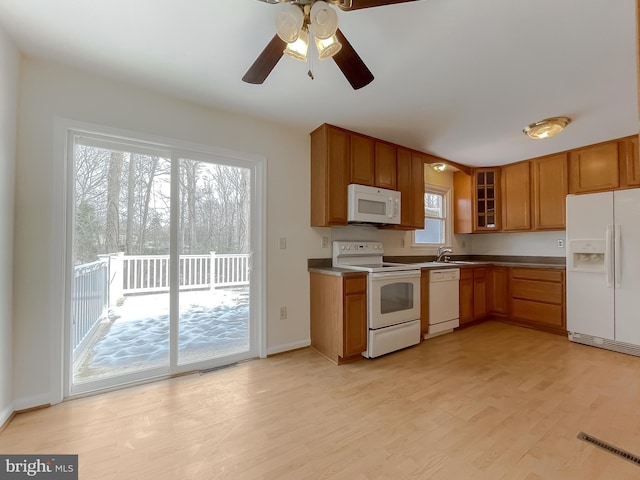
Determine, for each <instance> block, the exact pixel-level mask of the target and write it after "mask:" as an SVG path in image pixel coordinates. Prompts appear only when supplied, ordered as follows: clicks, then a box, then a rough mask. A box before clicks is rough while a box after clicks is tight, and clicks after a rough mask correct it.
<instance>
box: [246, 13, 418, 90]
mask: <svg viewBox="0 0 640 480" xmlns="http://www.w3.org/2000/svg"><path fill="white" fill-rule="evenodd" d="M260 1H262V2H265V3H284V4H286V5H284V6H283V7H282V10H281V11H280V12H279V13H278V16H277V18H276V32H277V33H276V35H274V37H273V38H272V39H271V41H270V42H269V43H268V44H267V46H266V47H265V49H264V50H263V51H262V53H261V54H260V55H258V58H257V59H256V60H255V62H253V65H251V67H249V70H247V73H245V74H244V76H243V77H242V80H243V81H244V82H247V83H254V84H261V83H263V82H264V81H265V80H266V78H267V77H268V76H269V74H270V73H271V71H272V70H273V68H274V67H275V66H276V64H277V63H278V61H279V60H280V58H281V57H282V56H283V55H284V54H287V55H289V56H291V57H293V58H295V59H297V60H302V61H306V59H307V50H308V46H309V36H310V34H311V36H312V37H313V39H314V40H315V44H316V47H317V49H318V55H319V56H320V59H321V60H322V59H325V58H332V59H333V61H334V62H336V65H338V68H339V69H340V70H341V71H342V73H343V74H344V76H345V77H346V79H347V80H348V81H349V83H350V84H351V86H352V87H353V89H354V90H358V89H359V88H362V87H364V86H366V85H369V83H371V82H372V81H373V74H372V73H371V71H370V70H369V69H368V68H367V66H366V65H365V64H364V62H363V61H362V59H361V58H360V56H359V55H358V54H357V53H356V51H355V50H354V48H353V47H352V46H351V44H350V43H349V41H348V40H347V38H346V37H345V36H344V34H343V33H342V32H341V31H340V29H339V28H338V17H337V14H336V12H335V10H333V8H331V5H335V6H337V7H338V8H340V9H341V10H343V11H346V12H348V11H351V10H359V9H361V8H370V7H381V6H383V5H392V4H396V3H406V2H413V1H416V0H377V1H376V0H326V1H323V0H260ZM309 76H310V77H311V78H313V75H312V74H311V72H309Z"/></svg>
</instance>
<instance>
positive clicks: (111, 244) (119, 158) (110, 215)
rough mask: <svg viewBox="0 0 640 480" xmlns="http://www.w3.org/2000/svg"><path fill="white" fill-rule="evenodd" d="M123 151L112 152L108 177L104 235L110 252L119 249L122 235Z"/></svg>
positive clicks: (106, 246)
mask: <svg viewBox="0 0 640 480" xmlns="http://www.w3.org/2000/svg"><path fill="white" fill-rule="evenodd" d="M123 158H124V154H123V153H122V152H115V151H113V152H111V158H110V161H109V175H108V179H107V221H106V229H105V236H104V243H105V249H106V251H107V252H109V253H114V252H117V251H118V250H119V245H118V244H119V242H118V239H119V235H120V212H119V210H120V209H119V205H120V175H121V173H122V162H123Z"/></svg>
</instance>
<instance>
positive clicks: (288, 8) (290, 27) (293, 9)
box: [276, 3, 304, 43]
mask: <svg viewBox="0 0 640 480" xmlns="http://www.w3.org/2000/svg"><path fill="white" fill-rule="evenodd" d="M303 23H304V12H303V11H302V9H301V8H300V7H298V6H296V5H293V4H291V3H287V4H286V5H284V6H283V8H282V10H280V11H279V12H278V15H277V16H276V33H277V34H278V36H279V37H280V38H281V39H282V41H283V42H287V43H292V42H295V41H296V40H297V39H298V36H299V35H300V32H301V31H302V25H303Z"/></svg>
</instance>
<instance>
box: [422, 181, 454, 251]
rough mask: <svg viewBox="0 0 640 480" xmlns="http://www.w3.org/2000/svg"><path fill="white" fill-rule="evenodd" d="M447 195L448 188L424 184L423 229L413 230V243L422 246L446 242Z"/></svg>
mask: <svg viewBox="0 0 640 480" xmlns="http://www.w3.org/2000/svg"><path fill="white" fill-rule="evenodd" d="M447 197H448V190H444V189H441V188H438V187H435V186H432V185H426V186H425V192H424V230H416V231H415V235H414V244H415V245H419V246H423V245H444V244H446V241H447V238H446V236H447V234H446V232H447Z"/></svg>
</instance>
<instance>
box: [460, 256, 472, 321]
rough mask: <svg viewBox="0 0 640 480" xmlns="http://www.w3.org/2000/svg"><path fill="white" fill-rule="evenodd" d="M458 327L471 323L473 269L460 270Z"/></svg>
mask: <svg viewBox="0 0 640 480" xmlns="http://www.w3.org/2000/svg"><path fill="white" fill-rule="evenodd" d="M459 306H460V312H459V313H460V325H464V324H465V323H469V322H472V321H473V269H472V268H461V269H460V302H459Z"/></svg>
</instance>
